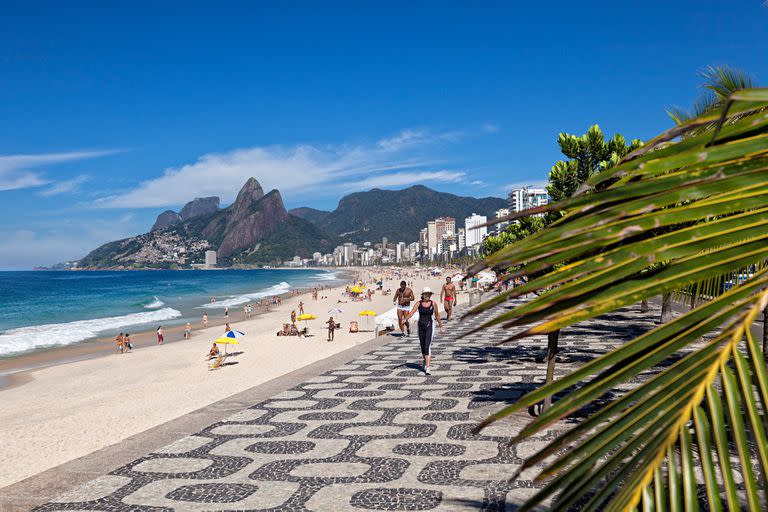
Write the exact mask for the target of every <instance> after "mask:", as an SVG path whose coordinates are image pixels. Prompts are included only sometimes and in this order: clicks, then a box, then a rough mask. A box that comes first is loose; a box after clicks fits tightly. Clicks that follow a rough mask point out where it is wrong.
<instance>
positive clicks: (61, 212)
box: [0, 0, 768, 268]
mask: <svg viewBox="0 0 768 512" xmlns="http://www.w3.org/2000/svg"><path fill="white" fill-rule="evenodd" d="M520 3H522V2H520ZM13 4H15V5H13ZM107 4H117V2H92V3H82V2H76V1H72V2H48V3H44V2H39V3H36V4H35V5H32V3H31V2H13V3H10V2H9V3H5V4H4V6H3V16H2V17H0V240H3V242H2V243H0V268H29V267H31V266H33V265H44V264H51V263H54V262H57V261H61V260H65V259H70V258H77V257H81V256H83V255H84V254H85V253H87V252H88V251H89V250H90V249H92V248H94V247H96V246H97V245H99V244H100V243H103V242H105V241H109V240H113V239H116V238H120V237H124V236H128V235H132V234H137V233H141V232H144V231H146V230H147V229H148V228H149V227H150V226H151V224H152V222H153V220H154V218H155V217H156V215H157V214H158V213H159V212H161V211H162V210H165V209H167V208H178V207H180V205H182V204H183V203H184V202H186V201H187V200H189V199H192V198H193V197H195V196H200V195H211V194H217V195H220V196H222V200H223V202H224V203H228V202H229V201H231V200H232V198H233V196H234V195H235V194H236V192H237V189H238V188H239V186H240V185H241V184H242V183H243V182H244V181H245V179H246V178H247V177H248V176H255V177H256V178H257V179H259V180H260V181H261V182H262V184H263V185H264V187H265V188H278V189H280V191H281V192H282V194H283V197H284V199H285V202H286V204H287V206H288V207H295V206H305V205H306V206H314V207H318V208H324V209H332V208H333V207H334V206H335V204H336V202H337V201H338V199H339V198H340V197H341V196H342V195H344V194H346V193H349V192H352V191H356V190H365V189H369V188H372V187H375V186H379V187H385V188H402V187H404V186H408V185H411V184H415V183H423V184H425V185H428V186H431V187H433V188H436V189H439V190H445V191H451V192H456V193H460V194H463V195H473V196H487V195H503V194H504V190H505V188H508V187H509V186H510V185H512V184H518V183H539V182H542V181H543V180H545V179H546V176H547V172H548V171H549V169H550V167H551V166H552V164H553V163H554V162H555V161H556V160H557V159H558V151H557V146H556V143H555V141H556V138H557V134H558V133H559V132H561V131H568V132H571V133H578V134H581V133H583V132H584V131H585V130H586V129H587V128H588V126H589V125H590V124H593V123H598V124H599V125H600V126H601V127H602V128H603V129H604V131H606V132H608V133H609V134H612V133H614V132H621V133H622V134H624V135H625V136H627V137H629V138H631V137H639V138H649V137H650V136H652V135H654V134H656V133H657V132H659V131H661V130H663V129H665V128H667V127H669V126H670V120H669V119H668V117H667V116H666V114H665V113H664V110H665V108H667V107H670V106H674V105H679V106H688V105H690V104H691V103H692V102H693V101H694V99H695V97H696V96H697V95H698V94H699V92H700V91H699V89H698V87H699V83H700V79H699V77H698V76H697V73H698V72H700V71H701V69H702V68H703V67H704V66H706V65H708V64H727V65H731V66H734V67H739V68H742V69H744V70H746V71H748V72H750V73H751V74H752V75H753V76H754V77H755V78H756V79H757V81H758V83H760V84H768V69H767V67H768V62H766V59H765V55H766V54H768V52H767V51H766V50H767V49H768V48H767V47H768V43H767V41H768V39H766V35H767V34H766V27H767V26H768V25H767V24H766V21H768V7H766V6H764V5H763V4H762V2H760V1H759V0H755V1H740V0H735V1H731V2H707V1H696V2H693V1H690V2H689V1H677V2H643V3H640V4H638V3H632V2H615V1H612V2H587V1H585V2H577V3H574V2H556V1H552V2H547V3H546V4H537V3H535V2H525V3H524V4H526V5H527V7H521V6H519V5H517V4H518V2H493V3H486V2H450V1H448V2H446V1H442V2H426V1H424V2H402V3H400V2H392V1H388V2H346V3H335V2H323V3H322V5H321V3H320V2H307V3H299V2H225V1H219V2H189V1H188V2H179V3H172V2H153V3H144V2H130V3H129V2H124V3H122V7H116V6H114V5H107ZM539 5H540V7H536V6H539Z"/></svg>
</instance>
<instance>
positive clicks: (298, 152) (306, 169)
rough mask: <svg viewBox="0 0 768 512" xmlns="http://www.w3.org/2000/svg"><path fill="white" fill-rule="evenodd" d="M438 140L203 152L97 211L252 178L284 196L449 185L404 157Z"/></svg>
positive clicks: (419, 161) (228, 195)
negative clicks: (428, 183)
mask: <svg viewBox="0 0 768 512" xmlns="http://www.w3.org/2000/svg"><path fill="white" fill-rule="evenodd" d="M435 137H439V138H440V139H441V140H449V139H450V138H451V137H453V135H450V134H440V135H437V136H434V135H426V132H421V131H408V130H406V131H404V132H401V133H400V134H399V135H398V136H397V137H394V138H392V139H385V140H384V139H383V140H380V141H378V142H377V143H376V144H374V145H369V146H325V147H318V146H312V145H297V146H291V147H286V146H267V147H252V148H243V149H236V150H233V151H229V152H226V153H209V154H206V155H203V156H201V157H199V158H198V159H197V161H196V162H193V163H190V164H186V165H183V166H181V167H173V168H168V169H166V170H165V171H164V172H163V174H162V175H161V176H159V177H157V178H154V179H150V180H147V181H144V182H141V183H139V185H138V186H137V187H135V188H134V189H132V190H128V191H125V192H121V193H120V196H119V197H120V201H119V202H115V201H114V200H113V199H114V197H116V196H112V197H101V198H99V199H97V200H96V201H95V202H94V203H93V206H95V207H98V208H115V207H117V208H126V207H127V208H144V207H168V206H176V205H181V204H183V203H185V202H187V201H189V200H191V199H192V198H195V197H203V196H212V195H213V196H219V197H220V198H221V199H222V202H223V203H225V204H226V203H228V202H230V201H232V200H233V199H234V196H235V195H236V194H237V192H238V190H239V189H240V187H242V185H243V183H245V181H246V180H247V179H248V178H250V177H254V178H256V179H257V180H259V183H261V185H262V187H263V188H264V190H270V189H273V188H276V189H278V190H280V192H281V193H282V194H284V195H286V196H291V195H292V196H294V197H296V196H301V195H309V194H313V195H335V194H337V193H338V192H339V190H338V188H337V187H341V188H343V189H344V190H345V191H350V190H365V189H367V188H371V187H374V186H395V185H397V184H410V183H416V182H418V181H419V180H429V179H432V180H439V181H455V180H457V179H458V177H459V176H461V177H463V176H464V173H456V172H454V171H445V170H440V169H435V167H436V166H437V165H440V162H438V161H431V160H427V159H424V158H418V157H414V156H411V155H409V152H408V151H407V149H406V148H407V147H408V148H411V147H414V146H416V145H419V144H426V143H428V141H430V140H435Z"/></svg>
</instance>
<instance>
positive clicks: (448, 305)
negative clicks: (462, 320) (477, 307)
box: [440, 277, 456, 322]
mask: <svg viewBox="0 0 768 512" xmlns="http://www.w3.org/2000/svg"><path fill="white" fill-rule="evenodd" d="M440 302H442V303H443V306H444V307H445V321H446V322H450V321H451V313H452V312H453V306H455V305H456V285H455V284H453V283H452V282H451V278H450V277H446V278H445V284H444V285H443V289H442V290H440Z"/></svg>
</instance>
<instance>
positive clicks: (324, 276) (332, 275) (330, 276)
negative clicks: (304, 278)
mask: <svg viewBox="0 0 768 512" xmlns="http://www.w3.org/2000/svg"><path fill="white" fill-rule="evenodd" d="M313 277H314V278H315V279H317V280H318V281H333V280H334V279H336V272H323V273H321V274H317V275H315V276H313Z"/></svg>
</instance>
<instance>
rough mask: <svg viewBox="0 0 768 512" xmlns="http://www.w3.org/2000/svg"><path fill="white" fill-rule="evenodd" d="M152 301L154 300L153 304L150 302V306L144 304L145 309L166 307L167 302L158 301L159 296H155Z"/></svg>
mask: <svg viewBox="0 0 768 512" xmlns="http://www.w3.org/2000/svg"><path fill="white" fill-rule="evenodd" d="M152 299H153V300H152V302H150V303H149V304H144V307H145V308H146V309H157V308H160V307H163V306H165V302H163V301H161V300H160V299H158V298H157V296H154V297H153V298H152Z"/></svg>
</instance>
